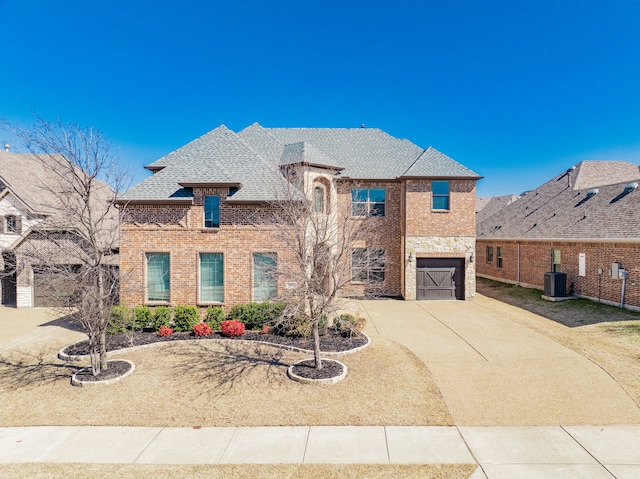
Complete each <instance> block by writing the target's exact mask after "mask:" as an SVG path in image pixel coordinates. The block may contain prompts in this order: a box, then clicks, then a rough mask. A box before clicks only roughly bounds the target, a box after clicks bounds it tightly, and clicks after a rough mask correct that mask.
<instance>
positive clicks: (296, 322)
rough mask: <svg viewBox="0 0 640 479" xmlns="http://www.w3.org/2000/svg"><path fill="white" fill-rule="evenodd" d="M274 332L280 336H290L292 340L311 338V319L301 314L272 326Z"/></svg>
mask: <svg viewBox="0 0 640 479" xmlns="http://www.w3.org/2000/svg"><path fill="white" fill-rule="evenodd" d="M273 329H274V332H275V333H276V334H280V335H282V336H291V337H294V338H300V337H302V338H308V337H309V336H311V332H312V331H313V328H312V327H311V319H310V318H309V317H308V316H307V315H306V314H303V313H298V314H296V315H295V316H292V317H289V318H284V319H283V320H282V321H280V322H279V323H277V324H276V325H275V326H274V328H273Z"/></svg>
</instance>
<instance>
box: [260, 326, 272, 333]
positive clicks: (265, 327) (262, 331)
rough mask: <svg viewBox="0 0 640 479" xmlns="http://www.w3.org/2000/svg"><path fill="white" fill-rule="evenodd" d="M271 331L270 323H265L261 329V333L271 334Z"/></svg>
mask: <svg viewBox="0 0 640 479" xmlns="http://www.w3.org/2000/svg"><path fill="white" fill-rule="evenodd" d="M270 332H271V326H269V325H268V324H263V325H262V329H260V334H269V333H270Z"/></svg>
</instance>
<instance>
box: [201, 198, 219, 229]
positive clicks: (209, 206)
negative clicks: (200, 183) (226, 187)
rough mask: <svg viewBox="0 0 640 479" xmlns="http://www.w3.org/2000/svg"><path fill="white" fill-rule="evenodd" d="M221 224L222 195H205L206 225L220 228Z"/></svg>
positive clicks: (206, 226)
mask: <svg viewBox="0 0 640 479" xmlns="http://www.w3.org/2000/svg"><path fill="white" fill-rule="evenodd" d="M219 226H220V197H219V196H205V197H204V227H205V228H218V227H219Z"/></svg>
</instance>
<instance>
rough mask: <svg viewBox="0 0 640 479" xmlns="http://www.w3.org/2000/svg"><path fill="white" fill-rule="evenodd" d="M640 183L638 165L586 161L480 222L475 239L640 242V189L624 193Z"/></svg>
mask: <svg viewBox="0 0 640 479" xmlns="http://www.w3.org/2000/svg"><path fill="white" fill-rule="evenodd" d="M581 178H588V181H580V180H581ZM612 178H614V179H615V180H614V181H618V182H617V183H615V184H611V181H612ZM638 181H640V168H639V167H638V166H637V165H633V164H631V163H627V162H607V161H583V162H582V163H580V164H579V165H577V166H576V168H575V169H574V170H570V171H566V172H563V173H561V174H559V175H557V176H556V177H554V178H553V179H551V180H550V181H548V182H547V183H545V184H543V185H542V186H540V187H539V188H537V189H535V190H532V191H529V192H527V193H525V194H524V195H523V196H522V197H521V198H520V199H519V200H518V201H515V202H513V203H512V204H510V205H508V206H505V207H504V208H502V209H501V210H499V211H498V212H497V213H495V214H494V215H492V216H490V217H488V218H486V219H484V220H483V221H480V222H478V223H477V238H478V239H479V240H482V239H501V238H505V239H506V238H508V239H553V238H557V239H576V240H594V239H595V240H597V239H621V240H622V239H624V240H638V241H640V188H637V189H635V190H631V191H630V192H628V193H627V194H625V193H624V189H625V186H626V185H628V184H629V183H632V182H638ZM594 188H597V190H598V191H597V193H596V194H592V195H589V194H588V192H589V191H590V190H591V189H594Z"/></svg>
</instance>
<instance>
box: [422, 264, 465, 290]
mask: <svg viewBox="0 0 640 479" xmlns="http://www.w3.org/2000/svg"><path fill="white" fill-rule="evenodd" d="M416 266H417V283H418V284H417V289H416V299H464V258H418V259H417V262H416Z"/></svg>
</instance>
